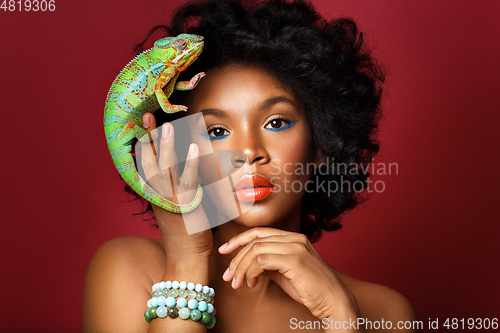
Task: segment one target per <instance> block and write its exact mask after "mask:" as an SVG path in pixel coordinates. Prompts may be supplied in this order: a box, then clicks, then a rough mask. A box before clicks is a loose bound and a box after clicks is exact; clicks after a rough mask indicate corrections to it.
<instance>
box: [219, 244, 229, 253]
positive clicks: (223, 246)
mask: <svg viewBox="0 0 500 333" xmlns="http://www.w3.org/2000/svg"><path fill="white" fill-rule="evenodd" d="M226 247H227V243H224V244H222V245H221V246H220V247H219V252H220V251H224V249H225V248H226Z"/></svg>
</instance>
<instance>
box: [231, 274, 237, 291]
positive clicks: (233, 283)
mask: <svg viewBox="0 0 500 333" xmlns="http://www.w3.org/2000/svg"><path fill="white" fill-rule="evenodd" d="M235 284H236V276H234V277H233V281H232V282H231V287H232V288H234V285H235Z"/></svg>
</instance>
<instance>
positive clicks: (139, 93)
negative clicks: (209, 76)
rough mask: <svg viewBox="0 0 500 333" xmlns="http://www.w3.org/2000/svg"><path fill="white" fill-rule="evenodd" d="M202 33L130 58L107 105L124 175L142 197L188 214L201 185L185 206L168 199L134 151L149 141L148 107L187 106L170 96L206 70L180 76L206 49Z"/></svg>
mask: <svg viewBox="0 0 500 333" xmlns="http://www.w3.org/2000/svg"><path fill="white" fill-rule="evenodd" d="M203 44H204V42H203V37H202V36H197V35H192V34H180V35H179V36H177V37H165V38H161V39H158V40H157V41H155V43H154V46H153V48H151V49H149V50H146V51H144V52H142V53H141V54H139V55H138V56H137V57H135V58H134V59H133V60H131V61H130V62H129V63H128V64H127V65H126V66H125V67H124V68H123V69H122V71H121V72H120V73H119V74H118V76H117V77H116V78H115V80H114V81H113V84H112V85H111V88H110V89H109V92H108V95H107V98H106V103H105V107H104V132H105V135H106V142H107V144H108V149H109V152H110V153H111V158H112V159H113V163H114V165H115V166H116V169H117V171H118V173H119V174H120V176H121V177H122V179H123V180H124V181H125V182H126V183H127V184H129V185H130V187H132V189H133V190H134V191H135V192H137V194H139V195H140V196H142V197H143V198H144V199H146V200H148V201H149V202H151V203H153V204H155V205H157V206H160V207H162V208H163V209H166V210H168V211H170V212H173V213H188V212H190V211H192V210H194V209H195V208H196V207H197V206H198V205H199V204H200V202H201V199H202V196H203V190H202V188H201V185H200V184H197V190H196V196H195V197H194V199H193V200H192V201H191V202H190V203H189V204H185V205H179V204H177V203H174V202H172V201H169V200H167V199H166V198H164V197H163V196H161V195H160V194H159V193H158V192H156V191H155V190H153V189H152V188H151V187H150V186H149V185H148V184H147V183H146V182H145V181H144V180H143V179H142V178H141V177H140V175H139V174H138V173H137V168H136V166H135V163H134V159H133V156H132V141H133V139H134V138H137V139H138V140H140V141H141V142H146V141H147V142H149V139H148V133H147V132H146V131H145V130H144V129H143V128H142V125H143V124H142V117H143V115H144V114H145V113H146V112H151V113H154V112H155V111H156V110H158V108H159V107H161V108H162V110H163V111H164V112H167V113H173V112H179V111H187V107H186V106H183V105H172V104H170V102H169V101H168V98H169V97H170V95H171V94H172V92H173V91H174V89H176V90H191V89H193V88H195V87H196V85H197V84H198V82H199V80H200V79H201V78H202V77H203V76H204V75H205V73H203V72H202V73H198V74H196V75H195V76H194V77H193V78H192V79H191V80H190V81H177V78H178V77H179V74H180V72H182V71H184V70H185V69H186V68H187V67H188V66H189V65H191V64H192V63H193V61H195V60H196V58H197V57H198V56H199V54H200V53H201V51H202V49H203ZM144 138H146V139H144Z"/></svg>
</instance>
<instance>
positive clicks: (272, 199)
mask: <svg viewBox="0 0 500 333" xmlns="http://www.w3.org/2000/svg"><path fill="white" fill-rule="evenodd" d="M193 93H194V96H193V98H192V100H191V103H190V104H189V105H188V106H189V114H195V113H200V112H201V113H202V114H203V119H204V121H205V125H206V129H207V132H206V133H196V132H199V131H193V134H192V140H193V142H195V143H197V144H198V145H199V147H200V155H203V154H204V151H205V152H207V151H208V150H207V149H206V148H207V146H208V147H210V146H211V147H210V148H211V149H213V151H215V152H216V156H218V161H217V169H218V170H216V173H215V174H217V173H218V175H219V176H218V178H221V179H222V178H224V177H227V176H229V174H231V177H230V178H232V182H233V184H232V191H231V193H230V199H231V198H233V199H235V200H233V201H236V202H238V203H239V204H240V206H241V207H240V208H241V210H240V211H243V213H242V214H241V215H240V216H238V217H236V218H234V217H231V218H232V219H233V220H234V221H235V222H237V223H239V224H242V225H245V226H248V227H255V226H273V227H282V228H284V227H287V228H290V227H292V226H291V225H290V223H294V224H296V225H294V226H293V228H294V229H296V228H298V223H299V222H300V209H301V200H302V197H303V195H304V192H305V189H306V187H305V185H306V182H307V181H308V180H309V179H310V174H311V171H312V168H313V166H314V165H313V163H315V159H314V156H315V154H314V150H313V141H312V135H311V131H310V128H309V124H308V122H307V118H306V115H305V111H304V108H303V105H302V103H301V102H300V100H299V99H298V97H297V96H296V95H295V94H294V93H293V92H291V91H290V90H289V89H286V88H285V87H284V86H283V85H282V84H281V83H280V82H279V81H278V80H277V79H276V78H274V77H273V76H271V75H270V74H269V73H268V72H267V71H265V70H263V69H261V68H256V67H249V66H242V65H241V66H239V65H229V66H226V67H223V68H219V69H215V70H213V71H210V72H208V73H207V75H206V76H205V77H204V78H203V79H202V80H201V81H200V83H199V85H198V87H197V88H195V90H194V92H193ZM237 152H240V154H238V153H237ZM243 153H244V154H243ZM212 156H213V155H212ZM212 165H215V163H214V164H212ZM298 168H299V169H298ZM209 169H210V167H206V164H204V163H203V162H201V163H200V175H201V178H202V179H204V178H205V179H206V178H209V177H210V176H209V174H212V175H213V174H214V172H213V171H214V170H209ZM297 169H298V170H297ZM266 179H267V180H268V181H269V183H266ZM235 189H236V190H235ZM222 191H225V193H222ZM227 192H228V191H227V187H226V189H225V190H223V189H222V188H221V189H217V188H215V189H212V190H211V191H209V195H210V197H211V199H212V200H213V201H214V202H215V203H216V205H217V206H218V209H219V210H222V211H224V210H225V209H227V207H226V208H224V207H221V204H222V205H226V204H228V201H227V200H225V199H224V200H217V198H214V196H217V197H219V198H220V197H225V198H228V196H227ZM229 201H230V200H229ZM233 205H234V204H233ZM228 216H229V215H228ZM292 221H293V222H292Z"/></svg>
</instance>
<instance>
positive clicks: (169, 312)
mask: <svg viewBox="0 0 500 333" xmlns="http://www.w3.org/2000/svg"><path fill="white" fill-rule="evenodd" d="M167 315H168V316H169V317H170V318H176V317H177V316H178V315H179V310H177V308H176V307H175V306H170V307H169V308H167Z"/></svg>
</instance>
